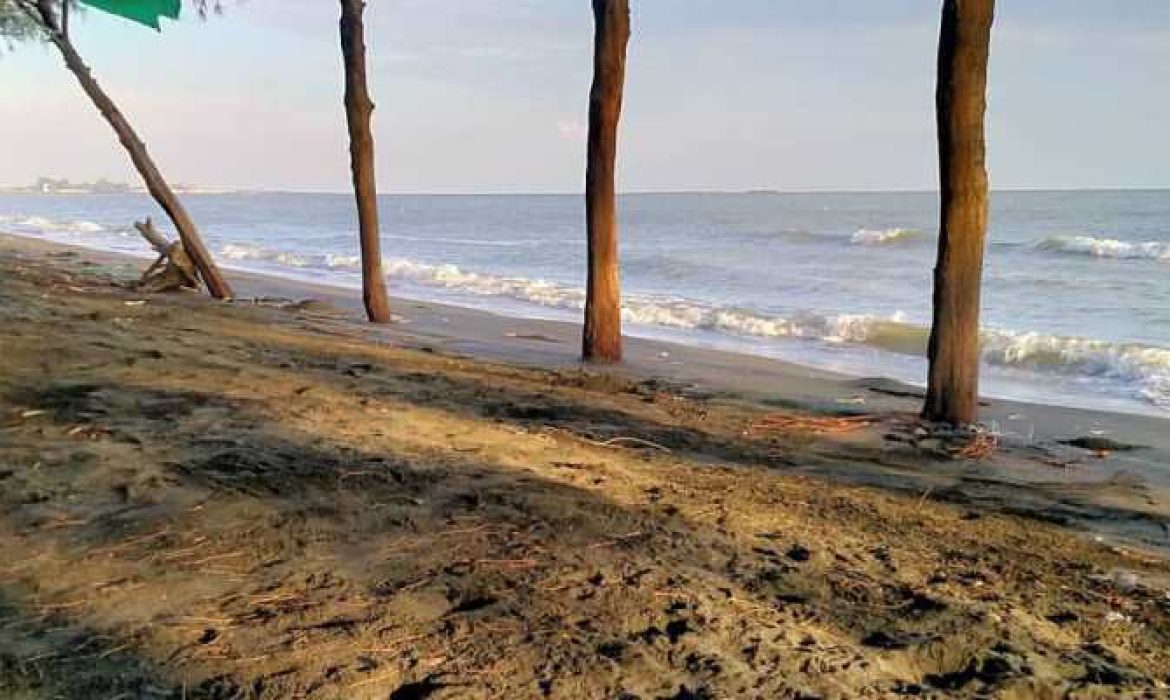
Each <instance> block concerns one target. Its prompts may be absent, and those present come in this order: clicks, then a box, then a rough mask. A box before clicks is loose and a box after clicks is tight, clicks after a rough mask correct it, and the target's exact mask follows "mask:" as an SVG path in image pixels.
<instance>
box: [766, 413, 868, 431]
mask: <svg viewBox="0 0 1170 700" xmlns="http://www.w3.org/2000/svg"><path fill="white" fill-rule="evenodd" d="M877 421H878V418H877V416H873V415H859V416H793V415H784V414H770V415H767V416H764V417H763V418H760V419H759V420H757V421H756V422H754V423H752V424H751V426H749V427H748V432H749V433H757V432H786V433H815V434H817V435H824V434H832V433H849V432H853V431H855V430H860V429H861V428H865V427H868V426H870V425H873V424H874V423H877Z"/></svg>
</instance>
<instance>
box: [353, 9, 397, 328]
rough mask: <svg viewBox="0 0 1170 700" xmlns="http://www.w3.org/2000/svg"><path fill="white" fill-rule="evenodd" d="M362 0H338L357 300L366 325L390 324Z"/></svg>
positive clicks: (372, 108)
mask: <svg viewBox="0 0 1170 700" xmlns="http://www.w3.org/2000/svg"><path fill="white" fill-rule="evenodd" d="M365 7H366V4H365V2H364V1H363V0H341V53H342V56H343V62H344V63H345V117H346V120H347V122H348V123H349V157H350V170H351V171H352V172H353V192H354V197H355V198H356V199H357V210H358V227H359V229H360V231H361V233H360V239H361V249H362V301H363V303H365V306H366V316H367V317H369V319H370V322H371V323H389V322H390V301H389V299H387V297H386V278H385V277H384V276H383V275H382V250H381V248H382V246H381V242H380V240H379V232H378V188H377V185H376V183H375V180H374V136H373V134H372V133H371V132H370V114H371V113H372V112H373V111H374V103H373V102H371V101H370V93H369V90H368V88H367V87H366V40H365V29H364V27H363V25H362V13H363V11H364V10H365Z"/></svg>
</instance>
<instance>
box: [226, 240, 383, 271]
mask: <svg viewBox="0 0 1170 700" xmlns="http://www.w3.org/2000/svg"><path fill="white" fill-rule="evenodd" d="M219 254H220V255H221V256H223V257H224V258H226V259H228V260H242V261H249V260H251V261H258V262H267V263H275V264H277V265H283V266H285V267H299V268H322V269H328V270H335V269H347V268H353V269H357V268H360V267H361V258H359V257H358V256H356V255H336V254H334V253H313V254H309V253H289V252H285V251H279V250H270V249H268V248H262V247H260V246H254V245H249V244H247V243H228V244H227V245H225V246H224V247H223V248H221V249H220V251H219Z"/></svg>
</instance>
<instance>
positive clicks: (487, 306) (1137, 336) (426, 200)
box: [0, 190, 1170, 417]
mask: <svg viewBox="0 0 1170 700" xmlns="http://www.w3.org/2000/svg"><path fill="white" fill-rule="evenodd" d="M184 201H185V203H186V204H187V207H188V209H189V210H190V211H191V213H192V214H193V215H194V218H195V220H196V221H197V222H198V224H199V226H200V227H201V230H202V232H203V234H204V236H205V238H206V240H207V243H208V245H209V247H210V248H211V249H212V251H213V253H215V254H216V256H217V258H218V260H219V261H220V263H221V264H222V265H223V266H224V267H226V268H229V269H238V270H249V271H255V272H263V273H268V274H272V275H278V276H281V277H287V278H293V279H299V280H307V281H312V282H315V283H320V284H327V285H334V286H337V287H343V288H349V289H356V288H358V287H359V285H360V271H359V265H358V262H359V261H358V257H357V252H358V248H357V234H356V217H355V213H354V206H353V200H352V197H351V196H350V195H348V194H303V193H229V194H192V195H186V196H185V197H184ZM583 206H584V201H583V197H581V196H580V195H468V196H462V195H384V196H382V197H381V198H380V207H381V215H382V247H383V254H384V256H385V260H384V264H385V270H386V273H387V277H388V280H389V285H390V288H391V294H392V296H394V295H397V296H401V297H409V298H415V299H422V300H429V301H437V302H443V303H448V304H456V305H461V306H467V307H474V308H477V309H483V310H487V311H492V312H495V313H498V314H504V315H509V316H517V317H525V318H540V319H554V320H562V321H570V322H578V321H579V320H580V317H581V309H582V308H583V305H584V298H585V293H584V275H585V226H584V209H583ZM619 210H620V219H621V234H620V236H621V259H622V282H623V294H624V309H623V316H624V319H625V330H626V333H627V334H628V335H631V336H644V337H651V338H658V339H666V340H671V341H675V342H680V343H687V344H691V345H698V346H707V347H714V348H720V349H726V350H733V351H737V352H743V353H751V354H754V355H763V356H767V357H774V358H780V359H783V360H788V361H793V362H797V363H802V364H805V365H809V366H815V367H819V368H823V369H829V370H835V371H838V372H843V373H846V374H850V375H857V376H886V377H891V378H895V379H899V380H903V381H907V382H910V383H914V384H921V383H923V381H924V378H925V373H926V362H925V359H924V350H925V346H926V339H927V336H928V326H929V320H930V296H931V276H932V267H933V264H934V255H935V247H936V240H937V230H938V198H937V195H936V194H932V193H925V192H924V193H801V194H787V193H776V192H750V193H718V194H715V193H686V194H629V195H624V196H622V197H621V198H620V202H619ZM147 215H153V216H154V218H155V221H156V222H158V223H159V224H160V228H162V229H164V230H165V229H166V228H167V227H166V223H167V222H166V219H165V217H163V216H162V215H161V212H159V211H158V210H157V208H156V207H155V205H154V204H153V202H152V201H151V200H150V199H148V198H147V197H146V196H144V195H138V194H133V195H19V194H7V195H0V231H7V232H10V233H17V234H21V235H26V236H33V237H37V238H43V239H47V240H51V241H58V242H63V243H70V244H75V245H81V246H85V247H89V248H93V249H95V250H103V251H114V252H121V253H130V254H132V255H139V256H143V257H148V255H149V254H148V252H147V251H146V249H145V244H144V243H143V242H142V240H141V239H140V238H139V237H138V235H137V234H136V233H135V232H134V230H133V228H132V226H131V223H132V222H133V221H134V220H135V219H141V218H143V217H145V216H147ZM982 341H983V342H982V361H983V371H982V386H983V391H984V393H985V394H986V395H989V396H997V397H1002V398H1011V399H1020V400H1026V401H1031V402H1039V403H1046V404H1057V405H1066V406H1076V407H1083V408H1091V409H1098V410H1110V411H1120V412H1129V413H1140V414H1147V415H1156V416H1162V417H1170V190H1135V191H1121V190H1114V191H1052V192H1041V191H1011V192H995V193H994V194H993V196H992V212H991V219H990V230H989V235H988V247H987V261H986V269H985V274H984V287H983V332H982Z"/></svg>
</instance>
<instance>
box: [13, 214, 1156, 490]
mask: <svg viewBox="0 0 1170 700" xmlns="http://www.w3.org/2000/svg"><path fill="white" fill-rule="evenodd" d="M0 243H4V244H6V245H10V244H12V243H15V244H16V245H17V246H18V247H21V248H25V249H27V250H30V251H33V250H40V251H52V250H71V251H74V252H76V253H78V254H83V255H85V256H86V257H88V258H91V259H94V260H97V261H101V262H102V263H103V264H108V265H125V264H127V263H130V262H131V261H132V262H133V263H135V264H137V263H140V262H141V261H142V260H144V259H148V258H149V257H150V256H149V255H148V254H146V253H144V255H143V256H142V257H137V256H134V255H131V254H125V253H116V252H107V251H101V250H95V249H92V248H86V247H84V246H78V245H71V244H66V243H58V242H53V241H47V240H44V239H41V238H36V237H31V236H22V235H20V234H14V233H9V232H3V231H0ZM225 269H229V270H230V278H231V281H232V283H233V286H234V287H235V289H236V293H237V297H239V298H241V299H246V298H249V297H254V298H263V297H282V298H287V299H291V300H303V299H307V298H315V299H318V300H320V301H323V302H327V303H329V304H331V305H334V306H336V307H338V308H339V309H343V310H345V311H346V312H347V313H348V314H349V320H351V321H356V322H361V321H362V320H363V319H364V314H363V311H362V308H361V304H360V290H353V289H348V288H345V287H339V286H333V285H328V284H322V283H316V282H312V281H308V280H303V279H295V278H290V277H281V276H277V275H272V274H266V273H261V272H252V271H246V270H239V269H232V268H226V267H225ZM390 295H391V307H392V312H393V313H394V315H395V318H396V322H395V323H394V324H392V325H391V326H390V327H388V328H384V329H378V331H379V333H380V334H381V335H383V336H384V337H385V338H386V339H387V340H389V341H391V342H416V343H420V342H422V343H425V342H431V343H435V344H436V345H439V346H442V347H444V348H447V349H448V350H450V351H454V352H458V353H462V354H466V355H469V356H471V357H476V358H482V359H489V360H493V361H500V362H509V363H523V364H526V365H530V366H535V367H545V368H558V369H563V368H567V367H578V366H582V365H581V362H580V360H579V357H578V343H579V333H580V330H579V325H578V324H576V323H572V322H567V321H560V320H552V319H538V318H523V317H518V316H508V315H504V314H499V313H495V312H493V311H488V310H484V309H477V308H472V307H467V306H458V305H454V304H447V303H443V302H436V301H428V300H420V299H415V298H410V297H403V296H398V295H396V294H395V290H394V289H393V288H391V289H390ZM625 350H626V352H625V355H626V357H625V361H624V362H623V363H622V364H620V365H617V366H613V367H604V368H603V369H604V370H605V371H607V372H613V373H616V374H619V375H623V376H628V377H642V378H645V377H652V376H659V377H663V378H666V379H669V380H671V381H675V382H683V383H689V384H693V385H695V386H697V387H700V388H702V389H703V390H705V391H711V392H717V393H725V392H726V393H732V394H737V395H743V396H746V397H750V398H752V399H754V400H763V401H767V400H769V399H777V400H780V401H781V402H783V403H793V404H795V405H797V406H800V407H804V408H810V409H814V410H822V411H824V410H830V411H831V410H842V409H846V408H849V407H853V408H854V409H855V410H862V409H864V410H873V411H902V412H917V410H918V408H919V407H920V406H919V402H920V398H919V397H920V396H921V395H922V392H923V389H922V388H921V387H919V386H915V385H912V384H908V383H905V382H902V381H901V380H898V379H892V378H889V377H882V376H868V377H867V376H863V375H851V374H845V373H841V372H836V371H833V370H828V369H821V368H818V367H814V366H811V365H803V364H798V363H796V362H792V361H788V360H784V359H779V358H775V357H770V356H765V355H757V354H750V353H743V352H737V351H735V350H727V349H720V348H715V347H710V346H708V345H703V344H694V345H692V344H685V343H680V342H675V341H671V340H661V339H655V338H649V337H643V336H632V335H627V336H626V337H625ZM599 369H602V368H599ZM980 420H981V422H982V423H984V424H985V425H987V426H988V427H990V428H992V429H993V430H996V431H998V432H1001V433H1002V434H1004V435H1005V436H1007V437H1009V438H1012V439H1016V440H1022V441H1032V440H1045V439H1073V438H1076V437H1081V436H1085V435H1095V436H1104V437H1109V438H1111V439H1113V440H1116V441H1118V442H1121V443H1127V444H1134V445H1141V446H1145V447H1150V448H1153V449H1154V450H1156V451H1158V452H1160V453H1162V454H1160V455H1158V458H1157V459H1156V460H1155V461H1154V462H1155V464H1157V463H1158V462H1164V467H1163V469H1164V470H1165V479H1166V482H1167V483H1168V484H1170V431H1167V428H1170V416H1168V417H1161V416H1158V415H1153V414H1147V413H1128V412H1117V411H1111V410H1108V409H1091V408H1080V407H1071V406H1064V405H1060V404H1041V403H1034V402H1028V401H1019V400H1013V399H1001V398H992V397H985V398H984V399H983V400H982V401H981V410H980ZM1159 471H1161V470H1159Z"/></svg>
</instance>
